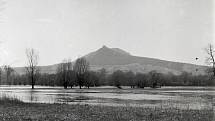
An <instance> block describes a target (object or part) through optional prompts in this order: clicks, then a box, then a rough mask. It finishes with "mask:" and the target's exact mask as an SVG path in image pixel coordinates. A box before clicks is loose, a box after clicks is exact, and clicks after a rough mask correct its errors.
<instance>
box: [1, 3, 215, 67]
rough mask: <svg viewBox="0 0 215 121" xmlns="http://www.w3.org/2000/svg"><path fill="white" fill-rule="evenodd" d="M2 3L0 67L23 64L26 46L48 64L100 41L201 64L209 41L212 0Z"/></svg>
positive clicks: (96, 45) (136, 52) (145, 54)
mask: <svg viewBox="0 0 215 121" xmlns="http://www.w3.org/2000/svg"><path fill="white" fill-rule="evenodd" d="M0 1H1V0H0ZM2 1H3V2H0V3H1V4H0V6H1V7H0V65H2V64H11V65H12V66H24V65H25V64H26V55H25V50H26V48H35V49H37V50H38V51H39V56H40V61H39V64H40V65H50V64H55V63H59V62H61V61H62V60H63V59H64V58H71V59H72V60H74V59H76V58H77V57H80V56H83V55H85V54H87V53H89V52H92V51H95V50H97V49H99V48H100V47H102V45H106V46H108V47H114V48H115V47H116V48H121V49H124V50H126V51H128V52H130V53H131V54H132V55H136V56H143V57H151V58H159V59H163V60H170V61H177V62H186V63H194V64H202V65H204V64H205V61H204V60H205V57H206V54H205V52H204V48H205V47H206V46H207V45H208V43H215V42H213V41H214V40H215V39H214V36H215V34H214V31H213V28H214V27H215V26H214V24H213V23H214V19H213V17H214V16H215V14H214V12H213V11H214V10H213V8H214V5H215V4H214V3H213V0H2ZM2 8H3V9H2ZM196 57H199V60H198V61H196V60H195V58H196Z"/></svg>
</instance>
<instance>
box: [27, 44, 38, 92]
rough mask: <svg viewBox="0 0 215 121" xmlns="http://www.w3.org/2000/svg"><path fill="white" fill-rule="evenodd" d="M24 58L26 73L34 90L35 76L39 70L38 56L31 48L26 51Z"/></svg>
mask: <svg viewBox="0 0 215 121" xmlns="http://www.w3.org/2000/svg"><path fill="white" fill-rule="evenodd" d="M26 56H27V66H26V72H27V75H28V77H29V78H30V80H31V85H32V89H34V85H35V82H36V80H37V75H38V74H39V68H38V67H37V65H38V59H39V54H38V53H37V52H36V51H35V50H34V49H33V48H30V49H26Z"/></svg>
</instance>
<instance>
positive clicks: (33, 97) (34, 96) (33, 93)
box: [29, 90, 38, 102]
mask: <svg viewBox="0 0 215 121" xmlns="http://www.w3.org/2000/svg"><path fill="white" fill-rule="evenodd" d="M29 101H30V102H37V101H38V97H37V94H36V91H34V90H30V91H29Z"/></svg>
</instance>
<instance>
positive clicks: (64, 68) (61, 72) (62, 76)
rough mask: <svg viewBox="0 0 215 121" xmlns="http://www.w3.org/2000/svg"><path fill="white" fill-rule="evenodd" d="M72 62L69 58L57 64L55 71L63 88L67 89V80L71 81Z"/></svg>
mask: <svg viewBox="0 0 215 121" xmlns="http://www.w3.org/2000/svg"><path fill="white" fill-rule="evenodd" d="M71 71H72V62H71V60H70V59H68V60H66V59H65V60H63V62H62V63H61V64H59V65H58V69H57V73H58V79H59V80H60V81H61V82H63V86H64V89H67V87H68V85H69V82H70V81H71V78H70V77H71V75H70V73H71Z"/></svg>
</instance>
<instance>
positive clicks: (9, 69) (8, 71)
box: [4, 65, 14, 84]
mask: <svg viewBox="0 0 215 121" xmlns="http://www.w3.org/2000/svg"><path fill="white" fill-rule="evenodd" d="M4 70H5V74H6V82H7V83H8V84H11V78H10V77H11V74H12V73H13V71H14V70H13V68H12V67H10V65H4Z"/></svg>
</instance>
